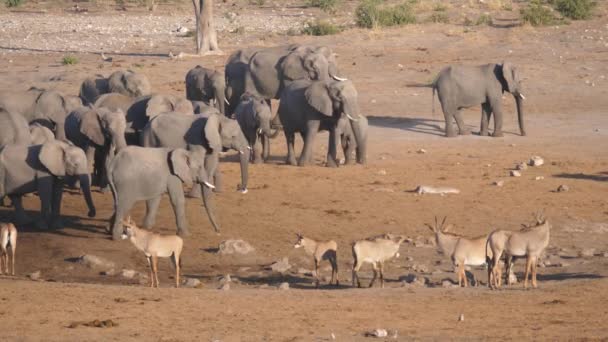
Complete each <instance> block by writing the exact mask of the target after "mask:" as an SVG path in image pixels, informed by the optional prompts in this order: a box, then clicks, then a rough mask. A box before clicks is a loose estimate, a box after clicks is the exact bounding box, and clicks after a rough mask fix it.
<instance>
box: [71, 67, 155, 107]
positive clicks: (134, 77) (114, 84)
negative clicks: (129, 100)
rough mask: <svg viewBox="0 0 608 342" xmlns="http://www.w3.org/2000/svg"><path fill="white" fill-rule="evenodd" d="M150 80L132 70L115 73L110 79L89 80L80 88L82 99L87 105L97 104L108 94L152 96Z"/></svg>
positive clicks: (97, 78) (101, 77)
mask: <svg viewBox="0 0 608 342" xmlns="http://www.w3.org/2000/svg"><path fill="white" fill-rule="evenodd" d="M150 90H151V87H150V82H149V81H148V78H147V77H146V76H145V75H143V74H141V73H136V72H133V71H131V70H119V71H115V72H113V73H112V74H111V75H110V77H108V78H104V77H103V76H101V75H97V76H96V78H87V79H85V80H84V81H83V82H82V85H81V86H80V94H79V96H80V98H81V99H82V102H83V103H84V104H85V105H88V104H93V103H95V102H96V101H97V100H98V99H99V97H100V96H101V95H103V94H107V93H118V94H122V95H125V96H128V97H140V96H145V95H149V94H150Z"/></svg>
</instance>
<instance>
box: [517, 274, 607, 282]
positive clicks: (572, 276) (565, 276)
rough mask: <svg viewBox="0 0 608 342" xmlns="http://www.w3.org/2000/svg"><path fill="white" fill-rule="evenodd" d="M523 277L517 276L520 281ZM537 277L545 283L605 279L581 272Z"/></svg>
mask: <svg viewBox="0 0 608 342" xmlns="http://www.w3.org/2000/svg"><path fill="white" fill-rule="evenodd" d="M520 277H521V278H520ZM523 277H524V274H523V273H522V274H521V275H518V278H520V279H523ZM537 277H538V280H539V281H545V280H554V281H564V280H571V279H602V278H605V277H604V276H603V275H600V274H593V273H581V272H576V273H554V274H538V275H537Z"/></svg>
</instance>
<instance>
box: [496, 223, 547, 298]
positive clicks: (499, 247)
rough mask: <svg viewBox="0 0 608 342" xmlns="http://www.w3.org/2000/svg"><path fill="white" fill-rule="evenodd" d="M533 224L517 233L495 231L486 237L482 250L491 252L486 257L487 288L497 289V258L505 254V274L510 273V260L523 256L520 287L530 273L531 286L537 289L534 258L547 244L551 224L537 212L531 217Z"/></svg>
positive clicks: (498, 283) (499, 273) (535, 261)
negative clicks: (522, 280)
mask: <svg viewBox="0 0 608 342" xmlns="http://www.w3.org/2000/svg"><path fill="white" fill-rule="evenodd" d="M535 219H536V223H535V224H533V225H530V226H525V225H524V228H523V229H521V230H520V231H510V230H496V231H494V232H492V233H491V234H490V236H489V237H488V241H487V243H486V249H490V250H491V251H492V255H493V257H492V258H491V259H489V258H488V286H490V288H499V287H500V286H501V280H502V279H501V271H500V267H499V265H498V261H499V260H500V257H501V256H502V255H503V254H504V255H505V267H506V272H507V274H509V272H510V271H511V267H512V263H513V258H514V257H524V256H525V257H526V272H525V274H524V288H527V287H528V276H529V275H530V274H531V279H532V286H533V287H534V288H536V287H537V283H536V268H537V263H538V258H539V257H540V256H541V254H542V253H543V251H544V250H545V248H547V246H548V245H549V235H550V231H551V224H550V223H549V221H547V219H545V218H544V217H543V215H542V214H541V213H537V214H536V216H535Z"/></svg>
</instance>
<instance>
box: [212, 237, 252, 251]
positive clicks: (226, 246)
mask: <svg viewBox="0 0 608 342" xmlns="http://www.w3.org/2000/svg"><path fill="white" fill-rule="evenodd" d="M253 251H255V249H254V248H253V247H252V246H251V245H250V244H249V243H248V242H247V241H243V240H225V241H222V242H220V246H219V251H218V253H220V254H224V255H226V254H249V253H251V252H253Z"/></svg>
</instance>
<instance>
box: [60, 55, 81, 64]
mask: <svg viewBox="0 0 608 342" xmlns="http://www.w3.org/2000/svg"><path fill="white" fill-rule="evenodd" d="M61 64H63V65H74V64H78V58H77V57H76V56H70V55H68V56H63V59H61Z"/></svg>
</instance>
